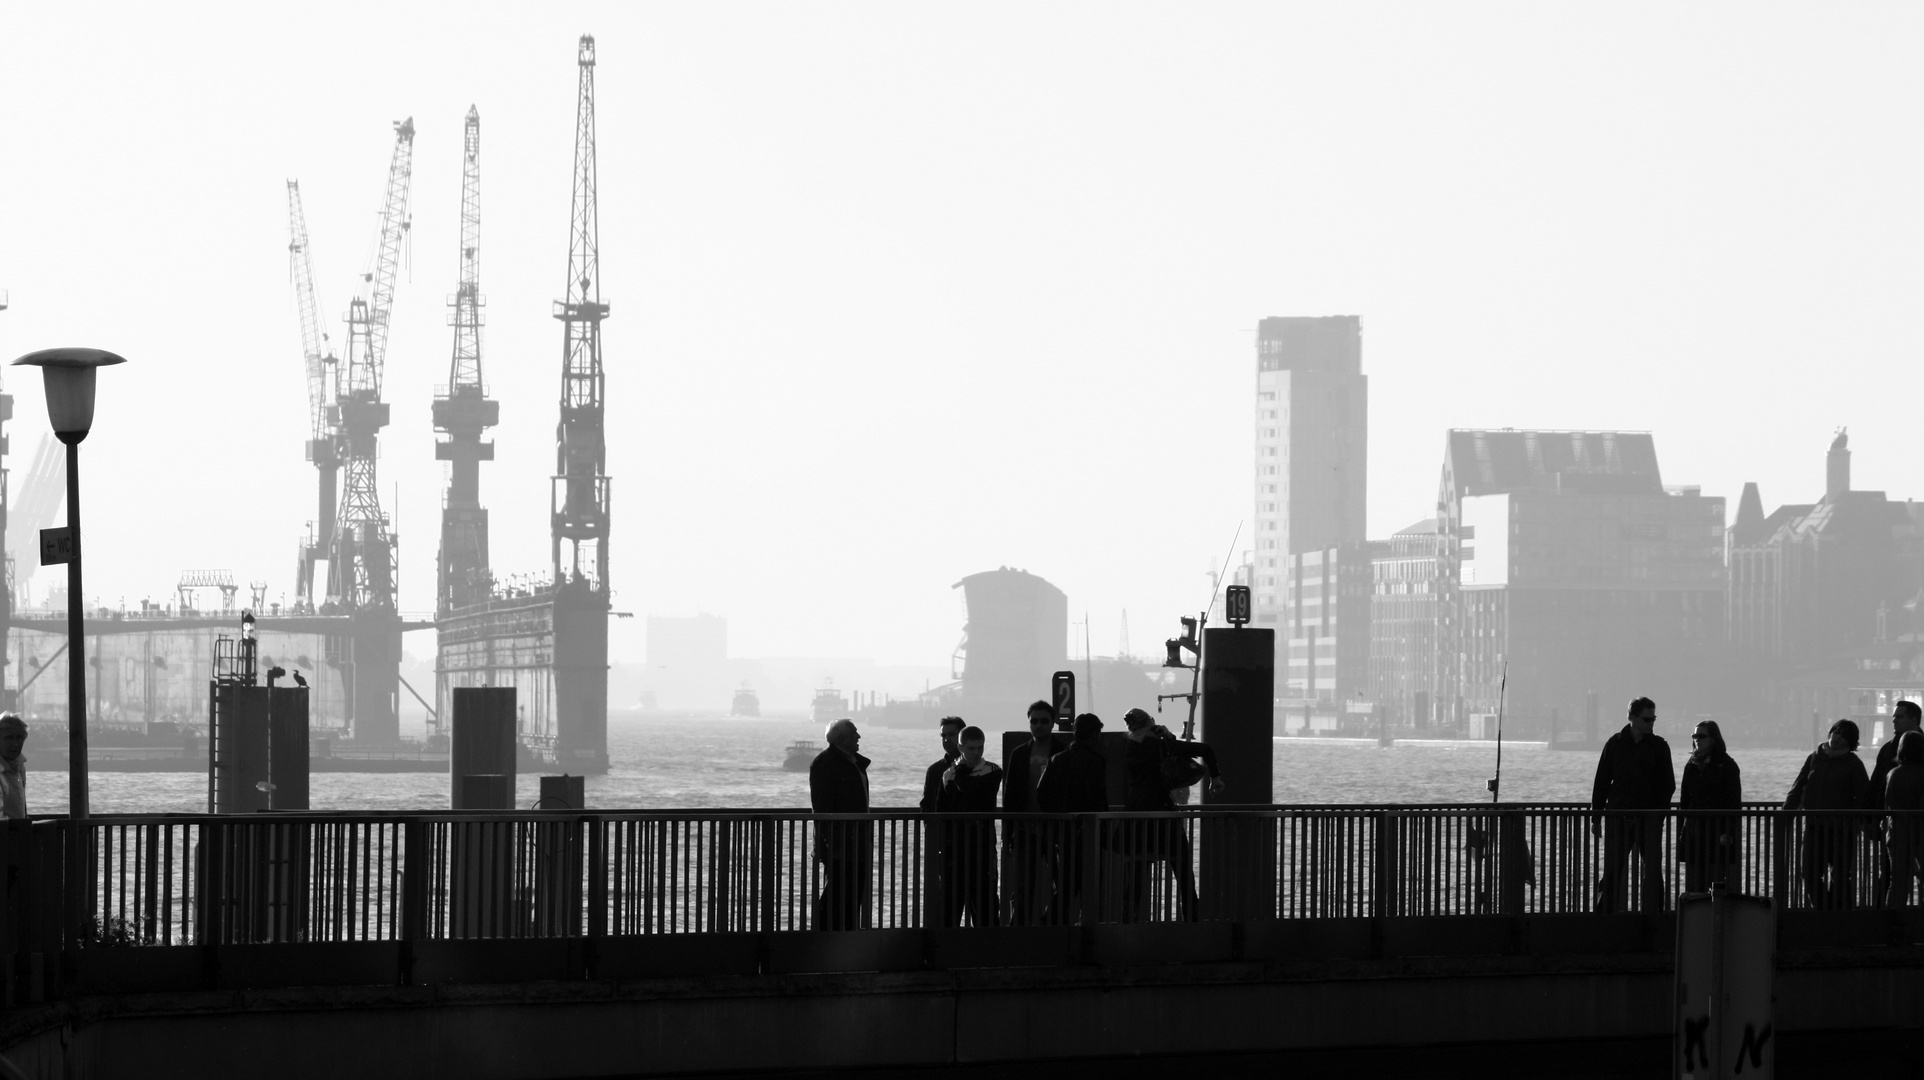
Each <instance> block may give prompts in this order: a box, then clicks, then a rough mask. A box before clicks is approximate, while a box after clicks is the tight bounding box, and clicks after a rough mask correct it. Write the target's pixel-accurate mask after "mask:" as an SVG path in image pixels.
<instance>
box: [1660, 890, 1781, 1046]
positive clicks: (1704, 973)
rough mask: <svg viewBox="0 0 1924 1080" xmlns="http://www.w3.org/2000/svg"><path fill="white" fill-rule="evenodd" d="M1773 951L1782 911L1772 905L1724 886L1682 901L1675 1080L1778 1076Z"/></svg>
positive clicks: (1678, 908)
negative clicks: (1774, 1019)
mask: <svg viewBox="0 0 1924 1080" xmlns="http://www.w3.org/2000/svg"><path fill="white" fill-rule="evenodd" d="M1776 952H1777V911H1776V909H1775V908H1774V907H1772V906H1771V903H1770V901H1769V900H1766V899H1762V898H1760V897H1755V896H1744V895H1741V894H1735V893H1729V892H1726V891H1725V890H1724V888H1723V886H1722V885H1721V884H1716V885H1712V886H1711V888H1710V892H1709V893H1707V894H1706V893H1686V894H1684V895H1683V896H1680V897H1678V899H1677V1014H1676V1016H1677V1019H1676V1031H1675V1036H1674V1040H1673V1051H1672V1058H1671V1061H1672V1066H1671V1074H1670V1075H1671V1076H1672V1077H1673V1078H1675V1080H1724V1078H1726V1077H1732V1078H1734V1077H1746V1078H1751V1077H1754V1078H1756V1080H1770V1078H1771V1077H1772V1076H1774V1075H1776V1067H1777V1051H1776V1046H1777V1041H1776V1039H1775V1037H1774V1036H1775V1034H1776V1029H1775V1027H1774V1026H1773V1024H1772V1017H1771V997H1772V990H1771V976H1772V972H1773V970H1774V968H1775V967H1776Z"/></svg>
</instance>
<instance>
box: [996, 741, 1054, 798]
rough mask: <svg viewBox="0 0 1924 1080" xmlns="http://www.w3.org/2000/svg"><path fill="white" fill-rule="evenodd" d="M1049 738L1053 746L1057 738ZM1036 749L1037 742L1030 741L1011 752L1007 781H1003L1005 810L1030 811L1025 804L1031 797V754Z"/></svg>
mask: <svg viewBox="0 0 1924 1080" xmlns="http://www.w3.org/2000/svg"><path fill="white" fill-rule="evenodd" d="M1049 738H1050V740H1051V745H1052V746H1053V744H1054V739H1055V736H1054V735H1051V736H1050V737H1049ZM1034 747H1035V740H1034V739H1030V740H1028V741H1027V742H1024V743H1023V744H1022V745H1021V746H1018V747H1016V748H1015V749H1014V750H1011V751H1010V752H1009V760H1008V762H1007V765H1006V767H1005V769H1004V770H1003V771H1004V773H1005V775H1006V779H1004V780H1003V781H1002V808H1003V809H1004V810H1009V811H1021V810H1027V809H1028V807H1026V806H1024V805H1023V803H1024V802H1025V801H1026V800H1027V798H1028V795H1029V784H1030V780H1029V753H1030V751H1031V750H1032V749H1034ZM1050 760H1052V761H1053V760H1054V758H1053V757H1051V758H1050ZM1042 775H1044V776H1047V775H1049V774H1048V772H1047V771H1046V770H1045V771H1044V772H1043V774H1042Z"/></svg>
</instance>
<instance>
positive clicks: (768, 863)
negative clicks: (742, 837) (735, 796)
mask: <svg viewBox="0 0 1924 1080" xmlns="http://www.w3.org/2000/svg"><path fill="white" fill-rule="evenodd" d="M760 820H761V826H762V843H761V852H760V855H761V858H760V860H759V862H758V863H757V865H758V866H759V867H760V868H761V874H760V880H759V882H758V883H757V885H756V888H757V890H758V893H759V895H760V898H761V922H760V924H759V925H757V926H756V927H755V929H756V930H758V931H760V932H762V933H767V932H768V931H770V930H776V929H779V927H777V926H776V925H775V918H776V911H777V910H778V901H779V897H778V895H777V889H778V884H777V883H778V882H779V881H780V880H781V878H780V876H779V875H778V874H777V872H776V866H775V860H776V859H778V858H779V857H780V856H781V834H782V828H781V822H780V820H779V819H777V818H774V817H765V818H762V819H760Z"/></svg>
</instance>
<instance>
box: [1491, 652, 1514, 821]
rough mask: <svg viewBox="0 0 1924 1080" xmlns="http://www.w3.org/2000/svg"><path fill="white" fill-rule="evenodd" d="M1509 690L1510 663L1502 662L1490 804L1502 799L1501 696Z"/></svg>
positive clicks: (1497, 689) (1498, 684)
mask: <svg viewBox="0 0 1924 1080" xmlns="http://www.w3.org/2000/svg"><path fill="white" fill-rule="evenodd" d="M1509 689H1510V662H1509V661H1508V660H1505V661H1504V662H1503V678H1502V680H1501V681H1500V682H1498V683H1497V684H1496V776H1495V777H1494V778H1493V779H1491V781H1490V802H1491V804H1492V805H1494V804H1495V803H1496V802H1497V800H1499V799H1501V798H1502V797H1503V695H1504V694H1505V692H1507V691H1508V690H1509Z"/></svg>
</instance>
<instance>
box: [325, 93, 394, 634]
mask: <svg viewBox="0 0 1924 1080" xmlns="http://www.w3.org/2000/svg"><path fill="white" fill-rule="evenodd" d="M413 167H414V121H413V119H411V118H410V119H408V120H403V121H401V122H400V123H397V124H395V125H394V156H393V159H392V161H391V162H390V163H389V166H388V178H387V193H386V197H385V199H384V200H383V202H382V206H381V236H380V243H379V246H378V247H377V248H376V249H375V256H374V266H373V268H372V269H371V270H369V271H368V272H366V273H365V274H363V275H362V276H361V280H362V282H363V283H364V284H369V285H372V290H371V297H369V298H363V297H359V296H357V297H355V298H354V299H353V300H352V301H351V302H349V304H348V314H347V325H348V336H347V365H346V375H345V377H344V378H343V379H342V385H341V386H340V389H339V401H338V405H339V412H340V430H341V441H342V444H343V450H344V454H343V463H344V465H345V466H346V468H345V472H346V483H345V484H344V485H343V487H342V491H341V505H340V512H339V514H338V515H337V519H336V524H335V529H334V536H333V537H332V540H331V549H330V552H329V556H328V563H327V579H328V581H327V599H328V603H329V605H332V606H336V607H339V608H345V609H346V610H348V611H357V610H364V609H383V608H384V609H386V610H389V611H394V610H398V608H399V604H398V602H397V597H396V594H395V586H396V581H395V577H396V575H395V551H394V545H393V542H392V540H391V538H390V537H389V535H388V519H387V515H386V514H385V513H384V512H383V511H382V510H381V498H380V492H379V490H378V488H377V486H376V477H375V461H376V459H377V458H378V456H379V449H380V433H381V429H382V428H383V427H385V426H387V422H388V406H387V403H386V402H384V401H382V400H381V375H382V368H383V365H384V363H385V361H386V356H387V335H388V322H389V314H390V312H391V311H392V309H393V305H394V285H395V277H396V275H397V272H398V271H399V269H400V261H401V241H402V239H403V237H404V235H405V234H406V233H407V231H408V228H409V226H410V224H411V223H410V220H409V218H408V213H407V208H408V183H409V180H410V179H411V178H412V175H413Z"/></svg>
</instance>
